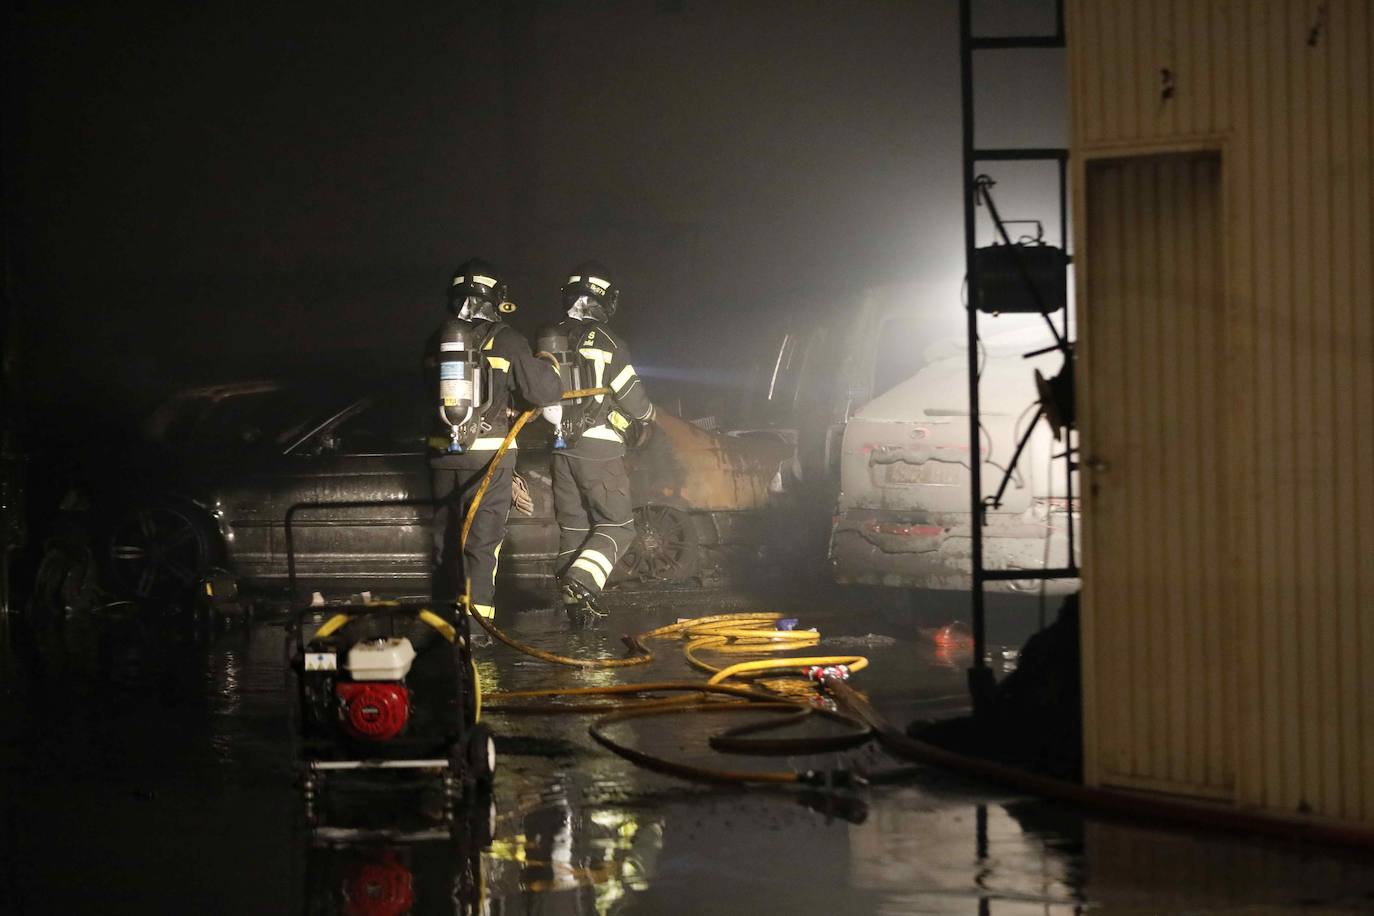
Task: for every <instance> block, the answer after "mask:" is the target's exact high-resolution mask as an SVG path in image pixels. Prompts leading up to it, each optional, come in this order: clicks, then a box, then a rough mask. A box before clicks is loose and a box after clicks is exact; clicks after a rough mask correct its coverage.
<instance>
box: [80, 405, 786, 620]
mask: <svg viewBox="0 0 1374 916" xmlns="http://www.w3.org/2000/svg"><path fill="white" fill-rule="evenodd" d="M430 409H431V408H430V407H429V401H428V400H427V399H426V398H425V397H424V393H423V392H422V391H420V390H419V388H418V384H417V383H416V382H415V381H414V380H395V379H388V380H382V381H380V382H376V383H371V384H368V383H362V384H360V383H358V382H357V381H356V380H354V381H345V382H334V383H330V384H322V383H320V382H319V381H318V380H317V381H315V382H311V383H305V384H300V383H288V382H282V381H275V380H272V381H253V382H238V383H232V384H225V385H215V386H209V387H203V388H196V389H193V390H188V391H183V392H181V393H179V394H178V395H176V396H175V397H173V398H172V399H170V400H169V401H167V402H166V403H165V404H163V405H162V406H161V407H159V408H158V409H157V410H156V411H154V412H153V414H152V415H151V416H150V417H149V418H148V419H147V420H146V421H145V423H144V424H143V429H142V435H141V437H140V442H139V445H138V446H137V447H136V448H133V449H130V450H128V453H127V454H122V455H118V456H102V462H101V466H100V468H99V473H95V474H87V475H86V479H85V481H84V483H83V484H82V485H81V487H78V488H76V490H79V491H80V492H79V494H77V493H76V490H74V491H73V493H69V494H68V497H67V500H66V502H67V505H68V507H69V508H73V507H77V508H81V509H82V510H83V514H84V515H85V516H87V518H88V521H87V524H86V529H87V530H88V531H89V532H90V543H91V554H92V556H93V558H94V560H95V562H96V563H97V564H98V565H99V567H100V569H101V572H102V574H103V578H105V579H106V580H108V583H109V586H110V588H111V589H112V590H114V591H117V592H119V593H121V594H124V595H127V596H131V597H135V598H139V599H167V598H171V597H174V596H177V595H183V594H185V593H186V592H187V591H188V590H189V589H191V587H192V586H194V585H196V584H197V583H199V582H201V581H202V579H203V578H204V577H206V576H207V575H208V574H212V573H214V572H216V571H219V574H220V575H221V576H226V577H229V578H230V579H231V580H232V581H233V582H234V584H235V585H236V586H237V587H246V588H248V589H253V590H260V591H261V590H266V591H272V590H280V589H281V588H283V587H284V586H285V585H286V583H287V580H288V568H287V538H286V529H285V519H286V515H287V511H288V509H290V508H291V507H292V506H299V505H301V504H308V503H337V502H376V503H386V502H398V501H405V500H412V501H423V500H425V499H427V498H428V497H429V492H430V482H429V467H428V461H427V452H426V438H425V436H426V432H427V430H428V429H429V426H430V424H429V419H430V417H429V411H430ZM550 434H551V427H549V425H548V424H547V423H544V422H543V421H540V420H535V421H533V422H531V423H529V424H527V425H526V427H525V429H524V430H523V431H522V432H521V434H520V436H519V439H518V440H517V443H516V446H517V449H518V463H517V472H518V473H519V475H520V476H521V477H522V478H523V479H524V480H525V483H526V485H527V487H528V491H529V494H530V497H531V500H532V503H533V510H532V512H531V513H530V514H528V515H526V514H521V513H520V512H518V511H515V510H512V512H511V515H510V524H509V533H508V535H507V539H506V542H505V545H504V548H503V550H502V553H501V565H500V572H499V574H498V580H503V581H504V582H505V583H506V584H508V585H509V584H510V583H512V582H515V583H519V582H521V581H524V582H528V583H531V584H535V583H538V582H539V581H540V580H543V579H546V578H547V577H549V576H551V575H552V573H553V567H554V562H555V559H556V557H557V553H558V529H557V525H556V523H555V521H554V518H553V498H552V491H551V481H550V477H549V450H550V448H551V435H550ZM785 457H786V455H785V454H783V453H782V450H781V449H780V448H779V446H778V445H777V443H775V442H769V441H766V440H758V441H755V440H741V439H732V438H729V437H726V436H722V435H719V434H715V433H708V432H705V431H703V430H700V429H698V428H696V427H694V426H692V425H691V424H689V423H686V422H685V421H682V420H680V419H678V418H676V417H673V416H671V415H667V414H663V413H660V420H659V422H658V423H657V424H656V425H655V426H654V427H653V430H652V432H651V434H650V435H649V436H648V437H647V440H646V441H645V442H643V443H642V444H641V445H639V446H638V447H636V448H634V449H632V450H631V452H630V455H629V459H628V465H629V469H630V478H631V485H632V491H633V495H634V500H635V507H636V508H635V517H636V523H637V526H638V530H639V537H638V539H637V541H636V544H635V546H634V548H633V549H632V550H631V551H630V552H629V554H628V555H627V556H626V557H624V558H622V561H621V564H620V566H619V567H618V568H617V571H616V574H617V576H619V577H620V578H624V577H627V576H633V577H640V578H654V579H665V580H681V579H685V578H688V577H691V576H694V575H696V574H698V573H700V572H702V571H704V570H706V569H708V568H713V567H715V566H717V565H719V563H720V562H721V559H722V557H723V555H725V554H728V553H729V551H730V550H731V548H732V546H735V545H738V544H740V543H741V542H743V541H748V540H749V539H751V538H752V537H754V536H755V535H754V533H753V527H752V525H751V522H750V518H751V517H753V516H756V515H757V514H758V512H759V510H761V509H763V508H764V507H765V505H766V503H767V499H768V494H767V484H768V481H769V480H770V479H771V478H772V477H773V476H774V475H775V474H776V473H777V469H778V466H779V463H780V462H781V461H783V460H784V458H785ZM429 524H430V509H429V508H428V507H427V506H424V505H376V506H369V507H362V508H339V507H321V508H301V509H297V510H296V512H295V513H294V518H293V521H292V535H293V537H292V541H293V550H294V554H295V566H296V575H297V577H298V579H299V581H300V582H301V583H302V587H303V588H308V589H310V590H317V591H324V592H326V593H327V592H330V591H334V592H342V591H350V590H352V591H356V590H361V589H374V590H378V591H381V592H384V593H387V594H410V595H415V594H423V593H427V591H428V587H429V573H430V570H429V563H430V548H429V545H430V532H429Z"/></svg>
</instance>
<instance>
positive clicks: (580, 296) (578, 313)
mask: <svg viewBox="0 0 1374 916" xmlns="http://www.w3.org/2000/svg"><path fill="white" fill-rule="evenodd" d="M563 307H564V308H566V309H567V311H568V317H569V318H576V319H578V320H579V321H581V320H583V319H586V318H592V317H594V316H596V315H600V314H601V313H602V308H601V300H599V299H597V298H596V297H595V296H589V295H587V294H586V293H585V292H579V291H577V290H569V291H565V292H564V294H563Z"/></svg>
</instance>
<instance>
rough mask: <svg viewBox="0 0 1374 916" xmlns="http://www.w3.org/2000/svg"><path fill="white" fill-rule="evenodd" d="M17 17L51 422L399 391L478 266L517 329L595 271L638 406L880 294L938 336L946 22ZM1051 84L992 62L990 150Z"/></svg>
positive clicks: (755, 16) (17, 197)
mask: <svg viewBox="0 0 1374 916" xmlns="http://www.w3.org/2000/svg"><path fill="white" fill-rule="evenodd" d="M1049 7H1050V4H1048V3H1043V4H1036V3H1019V2H1015V0H1006V2H998V3H993V4H984V5H983V6H982V7H981V8H980V13H986V14H987V15H985V16H980V18H981V20H982V27H981V28H980V31H983V32H1002V33H1006V32H1014V31H1017V30H1020V29H1028V30H1040V31H1047V30H1049V29H1050V28H1051V22H1050V20H1049V18H1048V16H1047V15H1046V14H1047V13H1048V11H1049ZM5 24H6V35H7V37H6V39H5V41H6V43H7V47H6V69H7V72H6V80H5V84H6V89H5V93H6V98H5V121H4V125H5V126H4V166H5V169H4V178H5V216H6V222H5V230H6V243H7V244H6V291H7V295H8V297H9V298H10V300H11V302H12V305H13V307H14V309H15V310H16V314H15V315H14V316H13V318H14V320H13V323H14V324H15V325H16V327H14V328H12V331H14V332H17V334H18V340H19V343H20V346H19V348H18V349H19V370H20V377H21V381H22V391H23V393H24V397H25V399H26V400H27V401H28V402H29V403H30V405H31V409H32V411H33V415H34V416H35V417H38V418H40V422H46V421H43V420H42V418H44V417H47V418H51V421H52V422H58V423H66V422H79V420H75V419H74V418H75V417H77V416H79V415H80V413H81V412H87V416H90V415H91V414H90V413H89V412H91V411H95V412H100V413H102V414H104V413H108V412H109V411H115V412H122V411H123V410H124V409H126V408H136V409H142V406H143V405H144V404H145V403H146V402H147V401H149V400H151V399H155V398H157V397H160V396H161V395H162V394H163V393H165V392H166V391H167V390H169V389H170V388H172V387H174V386H175V385H178V384H184V383H186V382H191V381H208V380H225V379H233V378H242V377H245V376H252V375H255V374H262V373H267V372H275V371H278V370H279V369H280V368H282V367H288V368H296V369H299V368H309V367H313V366H317V365H321V364H324V363H331V364H334V365H343V366H348V367H370V366H383V365H397V366H400V365H409V364H411V363H413V361H414V359H415V354H416V351H417V348H418V346H419V343H420V342H421V341H422V340H423V338H424V336H425V334H426V333H427V332H428V331H429V330H430V329H432V327H433V326H434V324H435V323H436V322H437V321H438V320H439V318H440V316H441V313H442V311H441V310H442V303H443V292H444V288H445V286H446V282H447V278H448V276H449V274H450V273H451V271H452V269H453V267H454V266H455V265H456V264H457V263H458V262H460V261H461V260H462V259H464V258H466V257H468V256H470V255H474V254H476V255H482V256H485V257H487V258H489V259H491V260H493V261H495V262H496V263H497V264H498V265H499V266H500V267H502V268H503V269H504V270H505V272H506V274H507V276H508V278H509V279H510V281H511V285H512V287H513V292H514V294H515V298H516V301H517V302H518V303H519V304H520V305H521V312H520V313H519V314H518V315H517V323H518V324H519V325H520V326H521V327H522V329H524V330H526V331H528V332H532V331H533V330H534V329H535V328H536V327H537V326H538V325H539V324H541V323H543V322H544V321H545V320H551V319H553V318H555V317H556V315H555V312H554V308H555V304H556V301H557V298H556V290H557V286H558V283H559V281H560V279H561V278H562V276H564V275H565V273H566V271H567V270H568V269H569V268H570V267H571V266H572V265H573V264H574V263H575V262H576V261H578V260H581V259H583V258H588V257H594V258H597V259H600V260H603V261H605V262H607V263H608V264H609V265H610V266H611V268H612V269H613V270H614V271H615V272H616V274H617V278H618V279H619V281H620V283H621V285H622V287H623V289H624V293H623V296H622V300H621V302H622V310H621V315H620V316H619V317H618V321H617V324H618V326H619V327H620V328H621V329H622V330H623V331H624V332H625V334H626V336H627V337H628V338H629V340H630V342H631V344H632V346H633V349H634V352H635V355H636V362H637V363H639V364H641V366H642V368H644V369H645V374H646V375H647V376H649V377H650V378H651V379H652V378H654V377H655V374H656V373H659V374H660V375H661V376H663V377H683V376H684V375H685V376H687V377H690V378H696V379H698V380H700V379H703V378H704V379H707V380H712V379H714V380H715V381H716V382H718V383H719V384H721V385H725V386H728V385H731V384H737V382H738V380H739V379H740V378H742V377H744V375H745V373H743V372H741V371H740V370H741V369H742V368H747V367H748V366H749V365H750V364H754V363H759V362H763V361H771V355H772V354H771V351H772V350H773V347H774V345H775V341H776V336H777V335H778V334H780V324H779V323H780V322H782V321H786V320H795V319H797V318H798V316H805V315H808V314H812V313H813V312H826V311H834V310H840V311H842V310H843V309H844V308H845V307H846V305H847V303H851V302H853V301H855V300H856V299H857V297H858V295H859V294H860V291H861V290H862V289H863V288H864V287H866V286H873V285H876V284H881V283H888V282H897V281H917V282H918V283H920V284H922V289H925V290H928V291H929V293H928V294H929V295H931V296H935V297H937V298H938V299H940V300H948V303H949V308H950V310H951V311H950V315H951V319H952V324H953V325H954V326H957V322H958V320H959V318H958V316H959V309H958V288H959V279H960V277H961V275H962V271H963V264H962V261H963V256H962V238H961V228H960V227H961V220H962V210H961V206H960V185H959V182H960V174H959V136H960V135H959V81H958V42H957V3H956V2H955V0H862V2H837V0H747V2H740V3H727V2H715V0H612V2H603V3H573V2H534V0H511V2H505V3H498V2H483V3H444V4H408V5H406V6H404V7H385V6H383V5H378V4H366V5H364V4H350V3H330V4H254V3H246V4H245V3H235V4H229V3H220V2H209V3H195V4H151V3H140V2H130V3H122V4H92V3H61V2H53V3H41V4H40V3H32V2H31V3H20V4H15V5H11V6H10V8H9V12H8V13H7V14H6V23H5ZM1059 63H1060V61H1057V60H1056V59H1055V58H1054V57H1053V56H1052V55H1041V56H1040V57H1038V58H1035V59H1033V60H1032V59H1030V58H1026V59H1021V60H1018V59H1015V58H1013V59H1011V60H1009V61H1006V62H1004V63H1002V64H1001V65H1002V66H1003V67H1004V69H1003V70H1002V71H1001V76H1000V85H1001V87H1002V88H1000V89H999V88H996V87H997V86H998V85H999V83H998V80H997V79H991V80H988V81H985V85H990V86H993V87H994V89H993V92H994V96H992V97H990V98H988V99H980V104H983V105H984V109H983V110H984V111H991V110H993V108H996V109H997V117H996V118H995V119H994V120H990V121H980V131H982V132H984V133H981V134H980V137H979V141H980V143H981V144H984V145H994V144H996V143H1006V142H1015V141H1020V142H1024V143H1028V144H1046V143H1054V144H1059V143H1062V142H1063V141H1064V138H1063V102H1062V98H1063V83H1062V74H1060V73H1059V72H1058V65H1059ZM989 101H991V102H992V103H993V104H991V105H989V104H987V102H989ZM1047 177H1048V176H1047ZM1046 190H1047V191H1048V188H1047V189H1046ZM1004 209H1007V208H1004ZM1011 209H1015V208H1014V207H1011ZM1008 215H1015V214H1008ZM1040 215H1048V214H1040ZM651 387H652V386H651ZM727 390H728V389H727ZM741 396H742V395H741Z"/></svg>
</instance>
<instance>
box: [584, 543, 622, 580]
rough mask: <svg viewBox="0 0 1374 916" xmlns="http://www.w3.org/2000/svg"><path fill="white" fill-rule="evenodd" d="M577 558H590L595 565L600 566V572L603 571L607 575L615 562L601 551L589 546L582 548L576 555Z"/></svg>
mask: <svg viewBox="0 0 1374 916" xmlns="http://www.w3.org/2000/svg"><path fill="white" fill-rule="evenodd" d="M578 559H580V560H581V559H586V560H591V561H592V562H593V563H595V564H596V565H597V566H600V567H601V570H602V572H604V573H605V574H606V575H608V576H609V575H610V574H611V570H612V569H614V568H615V563H614V562H613V561H612V560H611V558H610V557H608V556H606V555H605V554H604V553H602V552H601V551H599V550H595V549H593V548H591V547H584V548H583V549H582V553H581V554H579V555H578Z"/></svg>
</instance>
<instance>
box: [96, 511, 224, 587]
mask: <svg viewBox="0 0 1374 916" xmlns="http://www.w3.org/2000/svg"><path fill="white" fill-rule="evenodd" d="M110 557H111V559H112V560H113V562H114V566H115V570H116V573H117V575H118V576H119V579H120V581H122V582H123V583H124V584H125V585H126V586H128V587H129V588H130V589H131V590H132V591H133V593H134V594H135V595H136V596H137V597H139V598H165V597H170V596H171V595H172V594H174V593H175V592H176V591H180V590H184V589H186V588H189V587H190V586H191V585H192V584H193V583H194V582H195V580H196V577H197V576H198V575H199V574H200V571H201V569H202V568H203V567H204V561H205V546H204V543H203V542H202V540H201V537H200V533H199V531H198V530H197V529H196V525H195V522H194V521H192V520H191V519H190V518H188V517H187V516H185V515H183V514H182V513H180V512H177V511H175V510H173V509H166V508H160V507H159V508H144V509H139V510H137V511H136V512H135V513H134V514H133V515H132V516H130V517H129V518H127V519H126V520H125V521H124V523H123V524H121V525H120V527H119V528H118V529H117V530H116V531H115V534H114V537H113V538H112V539H111V541H110Z"/></svg>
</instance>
